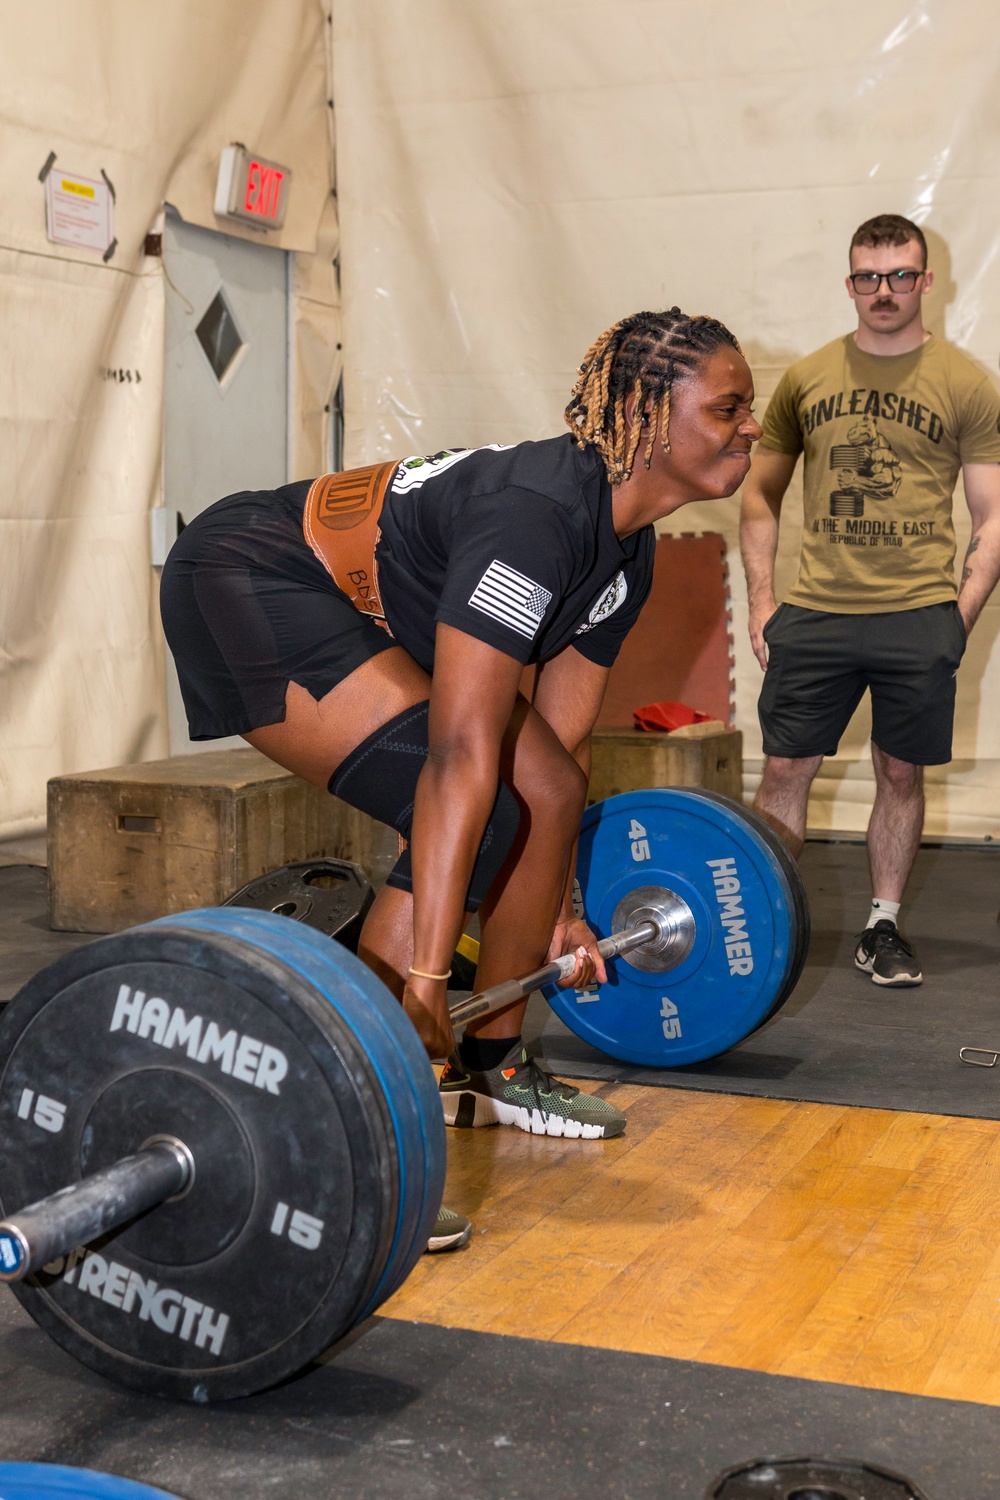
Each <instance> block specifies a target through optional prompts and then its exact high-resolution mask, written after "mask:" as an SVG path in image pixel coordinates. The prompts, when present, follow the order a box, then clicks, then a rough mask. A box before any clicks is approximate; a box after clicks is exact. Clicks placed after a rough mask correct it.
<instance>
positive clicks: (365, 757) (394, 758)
mask: <svg viewBox="0 0 1000 1500" xmlns="http://www.w3.org/2000/svg"><path fill="white" fill-rule="evenodd" d="M428 708H429V704H428V703H427V702H424V703H417V704H414V706H413V707H412V708H407V709H404V711H403V712H402V713H401V714H397V715H396V717H395V718H394V719H390V720H389V722H388V724H383V725H382V727H381V728H380V729H376V731H375V733H374V734H371V735H369V736H368V738H367V739H366V740H363V741H362V742H361V744H360V745H358V747H357V749H356V750H352V752H351V754H350V755H348V756H347V758H346V760H344V761H342V762H341V764H340V765H339V766H338V767H337V769H336V771H334V773H333V775H332V776H331V777H330V781H329V788H330V791H331V792H332V793H333V795H334V796H335V797H340V798H342V799H343V801H344V802H349V803H350V805H351V806H352V807H357V808H359V809H360V811H361V812H366V813H368V814H369V815H370V816H371V817H373V818H377V819H378V820H379V822H380V823H388V825H389V827H390V828H395V830H396V832H397V833H400V834H402V836H403V838H404V839H407V840H408V839H409V837H410V832H411V830H412V827H413V799H414V797H415V796H416V792H417V778H418V777H419V775H420V772H421V771H422V770H423V767H424V762H425V761H426V759H427V713H428ZM520 822H521V810H520V808H519V807H518V805H517V800H516V798H515V797H514V794H513V792H512V791H511V790H510V788H509V787H508V786H507V785H506V784H505V783H504V782H502V781H501V783H500V786H499V789H498V791H497V796H496V801H495V802H494V804H493V810H492V812H491V813H490V816H489V821H488V823H487V824H486V828H485V831H484V833H483V837H482V841H481V843H480V845H479V853H478V854H477V855H476V863H475V866H474V867H473V871H472V879H471V880H470V881H469V890H468V893H467V895H466V898H465V909H466V911H476V910H477V908H478V907H479V905H480V904H481V902H482V900H483V898H484V896H485V895H486V892H487V891H488V890H489V888H490V886H491V885H492V884H493V881H494V880H495V879H496V876H497V874H498V873H499V870H500V866H501V865H502V864H503V862H504V860H505V859H506V858H507V855H508V854H509V853H510V849H511V845H512V844H513V842H514V839H515V838H516V836H517V830H518V827H519V825H520ZM386 884H387V885H391V886H395V887H396V889H397V890H401V891H412V890H413V870H412V865H411V862H410V851H409V849H404V850H403V853H402V854H401V855H400V856H399V859H398V861H397V862H396V865H395V867H394V869H393V871H392V874H391V875H390V876H389V879H388V881H387V882H386Z"/></svg>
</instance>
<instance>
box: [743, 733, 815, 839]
mask: <svg viewBox="0 0 1000 1500" xmlns="http://www.w3.org/2000/svg"><path fill="white" fill-rule="evenodd" d="M822 764H823V757H822V756H821V755H809V756H805V757H804V758H803V759H801V760H792V759H791V758H789V757H786V756H781V755H769V756H768V757H767V759H766V760H765V762H764V774H763V776H762V777H761V779H760V786H759V787H758V788H757V795H756V797H755V798H754V800H753V810H754V812H755V813H758V814H759V816H760V817H762V818H763V819H764V821H765V822H767V823H770V825H771V827H772V828H773V829H774V831H775V833H777V834H778V835H779V837H781V838H782V839H784V841H785V843H786V844H787V845H788V847H789V849H790V850H791V851H792V853H793V854H794V855H795V858H796V859H798V857H799V855H800V854H801V853H802V845H803V844H804V843H805V837H806V810H807V808H808V806H809V788H810V787H811V786H812V783H813V778H814V777H815V775H816V772H817V771H818V770H819V768H820V766H821V765H822Z"/></svg>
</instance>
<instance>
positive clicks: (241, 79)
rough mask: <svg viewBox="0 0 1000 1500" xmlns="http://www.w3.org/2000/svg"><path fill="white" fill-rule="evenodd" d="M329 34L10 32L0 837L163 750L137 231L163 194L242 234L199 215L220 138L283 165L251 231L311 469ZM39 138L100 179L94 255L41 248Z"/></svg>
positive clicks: (230, 24) (159, 320)
mask: <svg viewBox="0 0 1000 1500" xmlns="http://www.w3.org/2000/svg"><path fill="white" fill-rule="evenodd" d="M329 31H330V25H329V21H328V17H327V14H326V11H325V9H324V7H322V6H321V5H320V3H319V0H211V3H210V4H203V3H195V0H171V3H170V4H167V5H163V6H152V5H142V6H136V5H134V4H130V3H128V0H62V3H56V0H50V3H48V4H45V5H43V6H37V7H34V8H32V7H13V6H8V7H7V8H6V13H5V15H4V17H3V19H2V21H0V58H2V64H0V67H2V74H3V80H4V86H3V94H2V106H0V109H2V122H3V128H2V130H0V181H2V182H3V184H4V196H3V209H2V217H0V326H2V327H3V330H4V334H3V358H2V359H0V455H2V457H0V463H2V465H3V470H2V472H3V481H2V485H0V559H2V564H0V566H2V590H0V836H4V835H6V836H13V835H16V834H22V833H27V832H32V831H35V830H37V829H39V828H40V827H41V826H43V822H44V806H45V783H46V780H47V778H48V777H49V776H52V775H55V774H57V773H61V772H67V771H73V770H78V769H87V768H91V767H96V766H102V765H109V764H115V763H117V762H122V761H129V760H139V759H144V758H149V757H151V756H155V755H162V754H164V753H165V751H166V727H165V702H164V685H163V662H162V647H161V644H160V639H161V638H160V635H159V627H158V624H157V621H156V597H155V590H156V575H155V573H154V571H153V569H152V567H151V566H150V550H149V522H148V514H147V513H148V511H149V510H150V509H151V508H152V507H153V506H155V505H156V504H158V503H159V498H160V494H159V483H160V446H161V431H162V411H161V406H162V371H163V307H164V301H163V283H162V274H163V271H162V262H161V261H159V260H158V259H155V258H152V257H147V256H144V254H143V244H144V240H145V236H146V234H147V231H149V230H150V229H152V228H153V227H154V225H155V223H156V221H157V219H158V217H159V215H160V213H161V211H162V205H163V204H164V202H170V203H172V204H174V206H175V207H176V208H177V209H178V211H179V212H180V213H181V215H182V216H183V217H184V218H186V219H188V220H189V221H191V222H193V223H196V224H201V225H204V226H207V227H209V228H221V227H225V232H226V233H235V234H237V235H241V236H243V237H245V238H250V239H252V238H254V237H255V234H256V232H255V231H253V230H249V229H248V230H246V231H242V230H241V229H239V228H238V227H237V226H235V225H231V224H229V223H226V225H225V226H222V225H220V223H219V221H218V220H216V218H215V216H214V214H213V211H212V202H213V197H214V189H215V178H216V173H217V168H218V159H219V153H220V151H221V150H222V148H223V147H224V146H226V145H228V144H229V142H230V141H233V140H241V141H244V142H246V143H247V144H248V145H250V146H251V147H252V148H253V149H255V150H257V151H259V152H261V153H262V154H263V155H265V156H267V157H269V158H271V159H274V160H277V161H281V162H284V163H286V164H287V165H289V166H290V167H291V168H292V171H293V182H292V190H291V193H290V197H289V207H288V215H287V219H286V223H285V226H284V229H283V230H282V231H281V232H280V234H269V235H267V237H266V240H265V242H266V243H268V244H271V245H278V246H280V247H282V248H284V249H287V250H291V251H294V252H296V266H295V277H294V291H295V295H294V299H293V309H292V313H293V318H292V321H293V325H294V354H295V358H294V362H293V391H294V403H293V411H292V423H291V434H290V437H291V448H292V460H291V467H292V471H293V473H294V474H296V475H307V474H310V473H315V472H317V471H318V470H319V469H321V468H323V467H324V466H325V462H326V458H325V454H326V450H327V445H328V442H329V430H328V418H327V417H326V415H325V413H324V407H325V406H326V405H327V404H328V403H329V399H330V394H331V391H332V389H333V387H334V386H335V384H336V379H337V374H338V361H339V353H338V349H339V343H340V331H339V306H338V305H339V293H338V291H337V287H336V283H335V278H334V273H333V267H332V264H331V262H332V258H333V256H334V255H335V253H336V248H337V224H336V212H335V204H334V201H333V199H332V197H331V176H330V172H331V132H332V111H331V109H330V106H329V103H328V100H329V98H330V87H329V76H328V75H329V62H328V34H329ZM53 151H54V152H55V153H56V159H57V163H58V165H59V166H61V167H62V168H63V169H64V170H65V169H69V170H72V171H76V172H80V173H83V174H85V175H87V176H91V177H97V176H99V174H100V172H101V170H102V169H103V170H104V171H105V172H106V173H107V175H108V177H109V178H110V179H111V181H112V183H113V184H114V188H115V193H116V205H115V233H116V237H117V241H118V244H117V247H116V249H115V253H114V256H113V258H112V259H111V261H110V263H109V264H107V265H105V264H103V263H102V262H101V258H100V256H99V255H98V254H96V253H95V252H91V251H86V250H76V249H70V248H66V247H63V246H59V245H54V244H52V243H50V242H49V241H48V239H47V238H46V234H45V211H44V189H43V187H42V184H41V183H40V182H39V178H38V174H39V170H40V169H41V168H42V167H43V165H44V163H45V162H46V160H47V158H48V156H49V153H50V152H53ZM261 237H262V238H263V235H262V236H261ZM108 370H125V371H129V372H131V373H132V375H133V377H134V376H135V375H136V374H138V375H139V376H140V377H141V379H139V380H138V381H136V380H135V379H134V378H133V379H132V380H131V381H129V382H127V383H122V382H119V381H118V380H115V379H109V378H108V377H107V371H108Z"/></svg>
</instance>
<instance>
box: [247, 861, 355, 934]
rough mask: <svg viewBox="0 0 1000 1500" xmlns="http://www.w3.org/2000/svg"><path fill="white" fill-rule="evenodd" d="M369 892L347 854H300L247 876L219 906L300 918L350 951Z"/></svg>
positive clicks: (300, 920) (299, 920)
mask: <svg viewBox="0 0 1000 1500" xmlns="http://www.w3.org/2000/svg"><path fill="white" fill-rule="evenodd" d="M374 899H375V892H374V891H373V890H372V888H371V886H370V884H369V883H368V877H367V876H366V875H365V872H364V870H362V868H361V866H360V865H356V864H352V862H351V861H350V860H347V859H306V860H300V861H299V862H298V863H297V864H292V865H282V867H281V869H280V870H268V871H267V873H266V874H264V875H258V876H257V879H256V880H250V881H248V882H247V884H246V885H244V886H241V887H240V889H239V890H238V891H234V892H233V894H232V895H231V896H230V897H228V899H227V900H225V901H224V902H223V903H222V904H223V906H252V907H254V908H255V909H256V910H257V911H273V912H274V913H275V915H276V916H279V917H291V918H292V920H293V921H296V922H305V924H306V926H307V927H315V928H316V930H317V932H323V933H325V934H326V936H327V937H333V938H336V939H337V941H338V943H343V945H344V947H345V948H349V949H350V951H351V952H352V953H354V952H356V951H357V946H358V938H359V937H360V935H361V928H362V925H363V923H364V920H365V917H366V916H367V914H368V908H369V907H370V906H371V904H372V902H373V901H374Z"/></svg>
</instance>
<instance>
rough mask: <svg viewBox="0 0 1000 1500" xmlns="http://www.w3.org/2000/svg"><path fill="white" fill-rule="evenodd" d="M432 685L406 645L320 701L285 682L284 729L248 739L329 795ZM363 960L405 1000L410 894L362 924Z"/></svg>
mask: <svg viewBox="0 0 1000 1500" xmlns="http://www.w3.org/2000/svg"><path fill="white" fill-rule="evenodd" d="M430 692H431V680H430V678H429V677H428V675H427V673H426V672H424V671H423V670H422V669H421V668H420V667H418V666H417V664H416V662H415V661H414V660H413V658H412V657H411V656H410V655H409V654H408V653H407V652H406V651H404V650H403V649H402V648H401V647H395V648H393V649H392V650H390V651H383V652H381V653H380V654H379V655H378V656H376V657H373V658H372V660H371V661H368V662H365V664H364V665H363V666H360V667H358V668H357V669H356V670H355V671H353V672H352V673H351V675H350V676H349V677H345V679H344V681H343V682H340V683H338V684H337V686H336V687H335V688H331V690H330V692H328V693H327V694H326V696H325V697H324V698H321V699H320V700H319V702H317V701H316V699H315V698H314V697H313V696H312V694H311V693H309V692H307V691H306V689H305V688H303V687H300V686H299V685H298V683H296V682H290V683H289V684H288V692H287V694H286V696H285V718H284V722H283V723H281V724H267V725H265V726H264V727H263V728H262V729H253V730H251V731H250V733H249V734H246V735H244V739H247V740H249V742H250V744H251V745H253V746H254V747H255V749H257V750H260V751H261V752H262V753H263V754H264V755H266V756H268V757H269V758H270V759H271V760H273V761H277V763H278V765H279V766H284V767H285V768H286V770H289V771H294V773H295V774H296V776H301V777H302V779H303V780H304V781H309V782H311V783H312V784H313V785H314V786H319V787H322V788H323V790H324V791H325V790H326V787H327V784H328V782H329V780H330V777H331V776H332V775H333V773H334V771H335V770H336V769H337V767H338V766H339V765H340V763H341V761H342V760H343V759H344V757H345V756H346V755H349V754H350V753H351V751H352V750H354V749H356V748H357V746H358V745H360V744H361V742H362V741H363V740H366V739H367V738H368V736H369V735H370V734H374V733H375V731H376V729H379V728H380V727H381V725H383V724H386V723H388V721H389V720H390V719H393V718H395V717H396V715H397V714H401V713H403V712H404V711H405V710H406V709H407V708H412V707H413V705H414V704H415V703H422V702H423V701H424V699H425V698H429V697H430ZM358 956H359V957H360V958H362V959H363V960H364V962H365V963H366V964H367V965H368V967H369V968H370V969H373V970H374V971H375V973H376V974H377V975H378V976H379V978H380V979H381V980H382V982H383V983H384V984H387V985H388V986H389V988H390V989H391V990H392V992H393V993H394V994H395V995H396V996H397V998H399V999H401V998H402V995H403V983H404V976H405V974H406V971H407V969H408V968H409V966H410V963H411V962H412V959H413V897H412V896H411V895H410V894H409V892H408V891H398V890H395V889H394V888H392V887H390V886H385V887H383V889H382V890H381V891H379V893H378V895H377V896H376V898H375V901H374V903H373V905H372V907H371V909H370V911H369V913H368V916H367V917H366V919H365V924H364V927H363V928H362V931H361V938H360V941H359V943H358Z"/></svg>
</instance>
